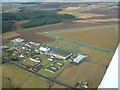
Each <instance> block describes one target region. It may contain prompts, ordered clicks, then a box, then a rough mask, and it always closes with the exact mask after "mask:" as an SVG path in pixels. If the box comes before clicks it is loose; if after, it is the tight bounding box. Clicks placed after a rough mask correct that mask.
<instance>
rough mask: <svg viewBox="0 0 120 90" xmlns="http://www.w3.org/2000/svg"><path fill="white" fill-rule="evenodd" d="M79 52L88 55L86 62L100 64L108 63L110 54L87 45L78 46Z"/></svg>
mask: <svg viewBox="0 0 120 90" xmlns="http://www.w3.org/2000/svg"><path fill="white" fill-rule="evenodd" d="M80 52H81V53H82V54H86V55H88V57H89V60H88V62H91V63H95V64H101V65H107V66H108V65H109V63H110V61H111V59H112V56H113V55H112V54H109V53H106V52H103V51H99V50H96V49H92V48H88V47H82V46H81V47H80Z"/></svg>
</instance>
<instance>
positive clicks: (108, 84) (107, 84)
mask: <svg viewBox="0 0 120 90" xmlns="http://www.w3.org/2000/svg"><path fill="white" fill-rule="evenodd" d="M98 88H99V89H98V90H100V88H118V48H117V50H116V52H115V54H114V56H113V58H112V61H111V63H110V65H109V67H108V69H107V71H106V73H105V75H104V77H103V80H102V82H101V84H100V85H99V87H98Z"/></svg>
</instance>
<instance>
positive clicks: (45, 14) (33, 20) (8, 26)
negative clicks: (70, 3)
mask: <svg viewBox="0 0 120 90" xmlns="http://www.w3.org/2000/svg"><path fill="white" fill-rule="evenodd" d="M58 11H59V10H40V11H38V10H37V11H35V10H33V11H26V10H20V11H17V12H15V13H11V12H6V13H2V21H3V24H2V26H3V28H2V29H3V33H4V32H8V31H11V30H14V23H15V22H16V21H20V20H29V21H28V22H26V23H24V24H22V25H21V27H23V28H30V27H35V26H41V25H46V24H53V23H60V22H62V21H65V20H72V19H75V17H74V16H72V15H69V14H63V15H60V14H58V13H57V12H58Z"/></svg>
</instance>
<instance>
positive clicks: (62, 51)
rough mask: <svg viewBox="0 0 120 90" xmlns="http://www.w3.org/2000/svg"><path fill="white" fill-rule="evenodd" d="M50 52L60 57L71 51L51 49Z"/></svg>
mask: <svg viewBox="0 0 120 90" xmlns="http://www.w3.org/2000/svg"><path fill="white" fill-rule="evenodd" d="M51 53H52V54H56V55H59V56H62V57H66V56H68V55H70V54H71V52H69V51H66V50H63V49H54V50H53V51H51Z"/></svg>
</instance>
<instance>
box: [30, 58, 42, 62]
mask: <svg viewBox="0 0 120 90" xmlns="http://www.w3.org/2000/svg"><path fill="white" fill-rule="evenodd" d="M29 59H30V60H31V61H34V62H40V61H39V60H35V59H33V58H29Z"/></svg>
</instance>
